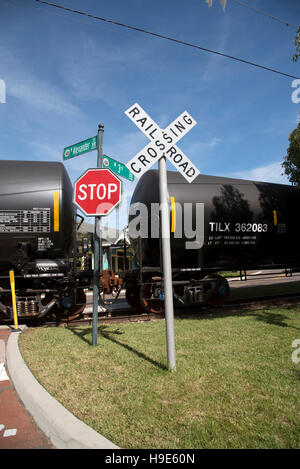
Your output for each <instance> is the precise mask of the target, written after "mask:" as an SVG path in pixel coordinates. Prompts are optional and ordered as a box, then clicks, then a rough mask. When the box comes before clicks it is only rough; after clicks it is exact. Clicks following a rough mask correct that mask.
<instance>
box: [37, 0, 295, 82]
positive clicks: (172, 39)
mask: <svg viewBox="0 0 300 469" xmlns="http://www.w3.org/2000/svg"><path fill="white" fill-rule="evenodd" d="M35 1H36V2H38V3H43V4H45V5H49V6H51V7H55V8H59V9H61V10H65V11H69V12H71V13H76V14H78V15H82V16H87V17H89V18H93V19H95V20H98V21H103V22H105V23H110V24H114V25H116V26H121V27H123V28H127V29H131V30H133V31H138V32H140V33H144V34H148V35H150V36H154V37H158V38H160V39H165V40H167V41H171V42H174V43H176V44H181V45H183V46H187V47H192V48H194V49H198V50H202V51H204V52H208V53H211V54H215V55H219V56H221V57H226V58H228V59H232V60H236V61H237V62H242V63H245V64H247V65H252V66H253V67H257V68H261V69H263V70H267V71H269V72H273V73H277V74H279V75H283V76H286V77H289V78H295V79H297V78H298V77H296V76H293V75H289V74H288V73H284V72H281V71H279V70H275V69H273V68H270V67H266V66H264V65H260V64H257V63H255V62H250V61H249V60H245V59H241V58H239V57H234V56H233V55H228V54H224V53H223V52H218V51H215V50H213V49H207V48H205V47H201V46H198V45H196V44H192V43H190V42H186V41H181V40H180V39H175V38H172V37H169V36H165V35H163V34H158V33H154V32H152V31H147V30H146V29H142V28H138V27H135V26H130V25H128V24H124V23H120V22H118V21H114V20H110V19H107V18H102V17H100V16H96V15H92V14H90V13H86V12H83V11H79V10H74V9H72V8H67V7H64V6H62V5H57V4H56V3H51V2H47V1H45V0H35Z"/></svg>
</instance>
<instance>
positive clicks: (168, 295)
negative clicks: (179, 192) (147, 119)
mask: <svg viewBox="0 0 300 469" xmlns="http://www.w3.org/2000/svg"><path fill="white" fill-rule="evenodd" d="M158 169H159V195H160V207H161V237H162V257H163V276H164V299H165V318H166V339H167V356H168V368H169V370H172V371H175V370H176V353H175V334H174V306H173V285H172V264H171V243H170V203H169V194H168V181H167V165H166V158H165V157H164V156H163V157H162V158H160V160H159V162H158Z"/></svg>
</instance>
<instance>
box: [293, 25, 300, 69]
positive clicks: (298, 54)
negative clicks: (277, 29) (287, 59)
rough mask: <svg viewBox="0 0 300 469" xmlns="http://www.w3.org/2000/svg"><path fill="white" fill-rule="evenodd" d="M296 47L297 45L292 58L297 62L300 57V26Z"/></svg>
mask: <svg viewBox="0 0 300 469" xmlns="http://www.w3.org/2000/svg"><path fill="white" fill-rule="evenodd" d="M294 42H295V47H296V54H294V55H293V57H292V60H293V61H294V62H297V60H298V58H299V57H300V26H299V28H298V32H297V36H296V37H295V41H294Z"/></svg>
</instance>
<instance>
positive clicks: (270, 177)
mask: <svg viewBox="0 0 300 469" xmlns="http://www.w3.org/2000/svg"><path fill="white" fill-rule="evenodd" d="M283 172H284V170H283V168H282V166H281V162H275V163H271V164H269V165H267V166H259V167H257V168H253V169H249V170H244V171H237V172H234V173H230V174H226V176H227V177H234V178H240V179H250V180H253V181H262V182H274V183H277V184H289V180H288V178H287V176H286V175H285V174H283Z"/></svg>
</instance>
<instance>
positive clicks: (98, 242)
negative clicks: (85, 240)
mask: <svg viewBox="0 0 300 469" xmlns="http://www.w3.org/2000/svg"><path fill="white" fill-rule="evenodd" d="M103 132H104V125H103V124H99V125H98V138H97V168H102V156H103V149H102V147H103ZM101 221H102V220H101V217H99V216H96V217H95V237H94V275H93V333H92V335H93V339H92V343H93V345H94V346H96V345H97V337H98V306H99V278H100V275H99V274H100V270H101V271H102V239H101V229H102V226H101V224H102V223H101ZM100 265H101V269H100Z"/></svg>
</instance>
